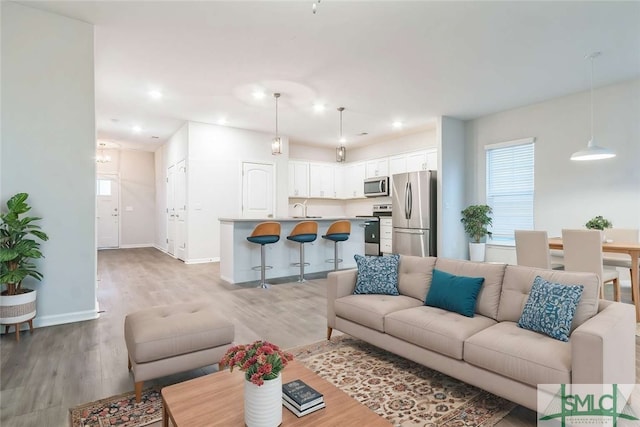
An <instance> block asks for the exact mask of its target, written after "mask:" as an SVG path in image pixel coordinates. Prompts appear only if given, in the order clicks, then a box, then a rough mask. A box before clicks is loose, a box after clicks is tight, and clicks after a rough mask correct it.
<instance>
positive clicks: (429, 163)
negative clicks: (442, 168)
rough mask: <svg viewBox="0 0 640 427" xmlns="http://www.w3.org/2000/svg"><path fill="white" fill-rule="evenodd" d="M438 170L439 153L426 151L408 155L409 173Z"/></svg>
mask: <svg viewBox="0 0 640 427" xmlns="http://www.w3.org/2000/svg"><path fill="white" fill-rule="evenodd" d="M431 169H433V170H437V169H438V151H437V150H424V151H416V152H414V153H408V154H407V172H416V171H426V170H431Z"/></svg>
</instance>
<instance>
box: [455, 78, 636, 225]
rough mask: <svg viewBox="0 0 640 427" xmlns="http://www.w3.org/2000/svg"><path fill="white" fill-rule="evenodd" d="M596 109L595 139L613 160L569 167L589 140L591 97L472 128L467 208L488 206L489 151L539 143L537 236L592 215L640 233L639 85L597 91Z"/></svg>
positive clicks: (511, 113) (585, 95) (492, 119)
mask: <svg viewBox="0 0 640 427" xmlns="http://www.w3.org/2000/svg"><path fill="white" fill-rule="evenodd" d="M594 107H595V119H594V128H595V129H594V133H595V140H596V142H597V144H599V145H602V146H605V147H608V148H611V149H613V150H615V151H616V152H617V157H615V158H613V159H607V160H600V161H592V162H572V161H571V160H569V157H570V156H571V154H572V153H573V152H575V151H578V150H580V149H583V148H585V147H586V145H587V141H588V140H589V136H590V129H589V92H582V93H577V94H573V95H569V96H565V97H562V98H557V99H553V100H549V101H545V102H541V103H539V104H535V105H530V106H526V107H522V108H517V109H513V110H509V111H505V112H501V113H497V114H493V115H491V116H487V117H483V118H480V119H476V120H473V121H470V122H469V123H468V125H467V148H468V150H470V155H471V157H470V158H471V159H472V160H471V161H470V162H468V164H467V165H468V167H469V169H470V170H469V175H468V176H469V177H472V179H468V180H467V188H468V196H469V197H468V200H467V202H469V203H475V202H478V203H484V202H485V185H486V184H485V182H486V181H485V152H484V145H486V144H491V143H495V142H501V141H509V140H515V139H520V138H526V137H535V138H536V142H535V206H534V209H535V212H534V215H535V216H534V225H535V228H536V229H540V230H547V231H548V233H549V235H550V236H554V235H555V236H558V235H560V233H561V230H562V228H582V227H584V224H585V223H586V222H587V220H589V219H590V218H592V217H593V216H595V215H603V216H604V217H606V218H608V219H610V220H611V221H612V222H613V224H614V226H615V227H621V228H622V227H624V228H638V227H640V167H639V166H638V165H639V161H640V79H635V80H632V81H627V82H623V83H619V84H616V85H612V86H607V87H603V88H600V89H597V90H595V91H594Z"/></svg>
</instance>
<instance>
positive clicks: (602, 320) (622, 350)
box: [571, 300, 636, 384]
mask: <svg viewBox="0 0 640 427" xmlns="http://www.w3.org/2000/svg"><path fill="white" fill-rule="evenodd" d="M571 358H572V359H571V360H572V367H571V368H572V372H571V382H572V383H574V384H635V382H636V312H635V307H634V306H633V305H631V304H624V303H620V302H612V301H605V300H600V303H599V307H598V313H597V314H596V315H595V316H593V317H592V318H591V319H589V320H587V321H586V322H584V323H583V324H582V325H580V326H579V327H577V328H576V329H575V330H574V331H573V333H572V334H571Z"/></svg>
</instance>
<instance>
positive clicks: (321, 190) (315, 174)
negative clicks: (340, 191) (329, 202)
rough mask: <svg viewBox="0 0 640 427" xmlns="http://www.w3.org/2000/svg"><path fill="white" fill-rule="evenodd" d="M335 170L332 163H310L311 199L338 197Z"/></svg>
mask: <svg viewBox="0 0 640 427" xmlns="http://www.w3.org/2000/svg"><path fill="white" fill-rule="evenodd" d="M335 169H336V167H335V166H334V165H333V164H331V163H309V197H318V198H332V199H333V198H335V197H336V186H335Z"/></svg>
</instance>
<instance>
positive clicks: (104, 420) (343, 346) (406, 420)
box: [70, 335, 516, 427]
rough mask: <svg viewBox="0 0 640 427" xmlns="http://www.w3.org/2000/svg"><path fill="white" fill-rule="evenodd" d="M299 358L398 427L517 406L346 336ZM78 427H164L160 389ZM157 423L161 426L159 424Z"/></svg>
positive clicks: (462, 419)
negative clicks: (137, 401) (138, 402)
mask: <svg viewBox="0 0 640 427" xmlns="http://www.w3.org/2000/svg"><path fill="white" fill-rule="evenodd" d="M289 351H291V352H292V353H293V354H294V357H295V359H296V360H298V361H300V362H301V363H303V364H304V365H305V366H307V367H308V368H310V369H311V370H313V371H315V372H316V373H317V374H318V375H320V376H321V377H322V378H324V379H326V380H327V381H329V382H331V383H333V384H334V385H335V386H336V387H338V388H339V389H341V390H343V391H344V392H345V393H347V394H348V395H350V396H351V397H353V398H354V399H356V400H358V401H359V402H361V403H362V404H364V405H366V406H367V407H369V408H370V409H371V410H372V411H375V412H376V413H378V414H380V415H381V416H383V417H385V418H386V419H388V420H389V421H390V422H391V423H392V424H394V425H395V426H401V427H408V426H416V427H417V426H422V427H436V426H447V427H448V426H455V427H479V426H484V427H489V426H493V425H495V424H496V423H497V422H498V421H500V420H501V419H502V418H503V417H504V416H505V415H507V414H508V413H509V411H511V410H512V409H513V408H514V407H515V406H516V405H515V404H514V403H512V402H509V401H507V400H505V399H502V398H499V397H497V396H494V395H492V394H491V393H488V392H486V391H483V390H480V389H478V388H476V387H473V386H470V385H468V384H465V383H462V382H460V381H458V380H455V379H453V378H451V377H448V376H446V375H444V374H441V373H440V372H437V371H434V370H432V369H428V368H425V367H424V366H422V365H420V364H418V363H414V362H411V361H409V360H407V359H404V358H402V357H399V356H396V355H394V354H392V353H389V352H387V351H384V350H381V349H378V348H376V347H374V346H372V345H370V344H367V343H365V342H362V341H360V340H357V339H354V338H351V337H349V336H346V335H342V336H339V337H335V338H333V339H332V340H331V341H321V342H319V343H315V344H310V345H306V346H302V347H297V348H294V349H290V350H289ZM70 412H71V414H70V415H71V426H72V427H106V426H118V427H141V426H150V425H152V424H153V426H154V427H155V426H156V425H158V426H159V425H160V421H161V419H162V397H161V396H160V393H159V390H157V389H149V390H145V391H144V392H143V395H142V402H141V403H140V404H136V403H135V396H134V393H133V392H130V393H126V394H122V395H119V396H114V397H110V398H107V399H102V400H99V401H97V402H92V403H88V404H85V405H81V406H78V407H76V408H72V409H70ZM156 423H157V424H156Z"/></svg>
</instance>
